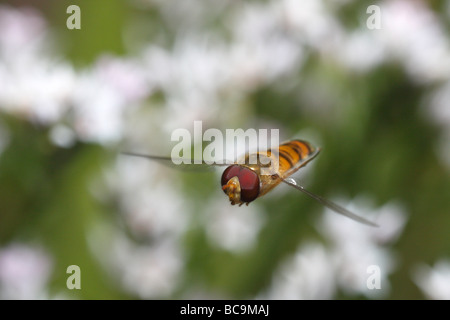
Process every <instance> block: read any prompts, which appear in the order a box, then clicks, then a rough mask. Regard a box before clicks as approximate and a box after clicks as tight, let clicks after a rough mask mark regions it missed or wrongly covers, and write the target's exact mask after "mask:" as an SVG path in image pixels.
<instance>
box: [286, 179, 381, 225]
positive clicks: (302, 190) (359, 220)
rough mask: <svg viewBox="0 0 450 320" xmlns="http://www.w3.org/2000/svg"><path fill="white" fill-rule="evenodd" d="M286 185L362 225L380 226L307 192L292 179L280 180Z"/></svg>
mask: <svg viewBox="0 0 450 320" xmlns="http://www.w3.org/2000/svg"><path fill="white" fill-rule="evenodd" d="M280 179H281V180H282V181H283V182H284V183H286V184H287V185H290V186H291V187H294V188H296V189H298V190H300V191H301V192H303V193H305V194H306V195H308V196H310V197H311V198H313V199H314V200H316V201H318V202H320V203H321V204H323V205H324V206H326V207H327V208H329V209H331V210H333V211H334V212H336V213H339V214H342V215H344V216H346V217H348V218H350V219H353V220H355V221H358V222H360V223H363V224H365V225H368V226H371V227H378V225H377V224H376V223H373V222H372V221H369V220H366V219H365V218H363V217H360V216H358V215H356V214H354V213H353V212H351V211H349V210H347V209H345V208H343V207H341V206H340V205H338V204H336V203H334V202H333V201H330V200H327V199H325V198H322V197H321V196H318V195H316V194H314V193H312V192H311V191H308V190H306V189H305V188H304V187H302V186H301V185H299V184H298V183H297V182H296V181H295V180H294V179H292V178H288V179H283V178H280Z"/></svg>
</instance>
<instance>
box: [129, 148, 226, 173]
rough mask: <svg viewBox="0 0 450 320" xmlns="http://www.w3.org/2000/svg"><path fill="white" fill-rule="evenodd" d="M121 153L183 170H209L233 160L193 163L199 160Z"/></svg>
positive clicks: (223, 165) (224, 165)
mask: <svg viewBox="0 0 450 320" xmlns="http://www.w3.org/2000/svg"><path fill="white" fill-rule="evenodd" d="M121 154H122V155H125V156H132V157H139V158H146V159H149V160H153V161H158V162H160V163H162V164H164V165H166V166H169V167H171V168H175V169H180V170H184V171H211V170H213V169H214V168H215V167H227V166H229V165H230V164H233V162H228V161H223V162H224V163H209V162H206V161H204V160H202V161H201V163H198V164H197V163H195V162H199V161H194V159H182V158H177V159H172V158H171V157H164V156H154V155H148V154H142V153H135V152H128V151H124V152H121ZM173 160H177V162H180V164H175V163H174V162H173Z"/></svg>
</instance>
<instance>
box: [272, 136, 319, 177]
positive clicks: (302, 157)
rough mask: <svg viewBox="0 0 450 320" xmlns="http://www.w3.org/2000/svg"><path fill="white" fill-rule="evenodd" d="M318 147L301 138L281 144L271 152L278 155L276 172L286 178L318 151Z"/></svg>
mask: <svg viewBox="0 0 450 320" xmlns="http://www.w3.org/2000/svg"><path fill="white" fill-rule="evenodd" d="M318 151H319V150H318V149H316V148H314V147H313V146H311V145H310V144H309V143H308V142H306V141H303V140H291V141H288V142H286V143H283V144H281V145H280V146H279V147H278V149H277V150H276V151H274V150H271V152H272V153H274V154H277V155H278V161H279V162H278V163H279V167H278V174H279V175H280V176H281V177H283V178H286V177H288V176H290V175H291V174H293V173H294V172H295V171H297V170H298V169H299V168H301V167H302V166H304V165H305V164H306V163H307V162H309V161H310V160H312V159H313V158H314V157H315V156H316V155H317V153H318Z"/></svg>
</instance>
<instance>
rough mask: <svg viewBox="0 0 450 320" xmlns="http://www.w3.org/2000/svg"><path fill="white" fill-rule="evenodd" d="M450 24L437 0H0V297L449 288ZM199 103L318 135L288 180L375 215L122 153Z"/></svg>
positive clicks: (176, 123)
mask: <svg viewBox="0 0 450 320" xmlns="http://www.w3.org/2000/svg"><path fill="white" fill-rule="evenodd" d="M72 4H76V5H78V6H79V8H80V13H81V15H80V18H81V21H80V22H81V24H80V26H81V29H68V27H67V20H68V19H69V20H70V19H71V18H70V17H71V15H72V14H73V12H71V11H69V13H67V8H68V7H69V6H70V5H72ZM369 5H376V6H377V7H375V9H373V8H372V9H371V10H369V13H368V6H369ZM377 8H378V9H379V10H377ZM373 10H375V11H373ZM374 14H379V16H376V17H375V16H373V15H374ZM374 19H375V20H374ZM376 19H378V22H379V25H378V26H379V28H371V26H372V25H373V23H375V26H377V25H376V23H377V20H376ZM369 27H370V28H369ZM449 32H450V1H438V0H436V1H419V0H414V1H411V0H391V1H389V0H386V1H373V2H371V3H368V2H361V1H353V0H335V1H325V0H303V1H296V0H281V1H262V0H261V1H237V0H208V1H206V0H184V1H175V0H128V1H122V0H120V1H119V0H96V1H87V0H84V1H66V0H40V1H32V0H28V1H27V0H14V1H0V206H1V208H0V298H2V299H210V298H214V299H241V298H246V299H254V298H256V299H450V232H449V230H450V105H449V102H448V101H450V40H449V39H450V37H449ZM195 120H201V121H202V123H203V130H206V129H207V128H218V129H220V130H225V129H238V128H242V129H244V130H246V129H249V128H254V129H279V130H280V131H279V132H280V140H281V141H283V140H288V139H293V138H300V139H305V140H307V141H310V142H311V143H312V144H314V145H316V146H320V147H321V148H322V152H321V154H320V155H319V156H318V158H316V159H315V160H314V161H313V162H312V163H310V164H309V165H308V166H307V167H306V168H304V169H302V170H300V171H299V172H298V173H297V174H296V178H297V180H298V181H300V182H301V183H302V184H303V185H304V186H305V187H307V188H308V189H309V190H311V191H313V192H315V193H317V194H321V195H323V196H325V197H327V198H329V199H331V200H333V201H336V202H338V203H339V204H341V205H343V206H345V207H347V208H348V209H351V210H353V211H354V212H356V213H358V214H360V215H362V216H364V217H366V218H368V219H371V220H373V221H376V222H377V223H378V224H379V225H380V227H379V228H371V227H367V226H365V225H362V224H359V223H357V222H355V221H353V220H350V219H347V218H345V217H342V216H340V215H337V214H335V213H333V212H330V211H329V210H326V209H324V208H323V207H322V206H321V205H320V204H318V203H316V202H314V201H313V200H311V199H309V198H307V197H306V196H304V195H303V194H301V193H300V192H298V191H297V190H295V189H293V188H289V187H288V186H285V185H281V186H279V187H277V188H276V189H275V190H274V191H273V192H271V193H269V194H268V195H266V196H264V197H262V198H260V199H258V200H257V201H255V202H253V203H251V204H250V205H249V206H248V207H246V206H243V207H237V206H231V205H230V204H229V201H228V199H227V197H226V196H225V195H224V193H223V192H222V190H221V188H220V175H221V171H220V170H217V171H211V172H198V171H183V170H175V169H173V168H170V167H167V166H164V165H162V164H161V163H158V162H152V161H148V160H146V159H141V158H133V157H126V156H123V155H120V154H119V152H120V151H122V150H127V151H135V152H142V153H148V154H155V155H164V156H169V155H170V152H171V149H172V147H173V146H174V144H175V143H176V142H173V141H171V134H172V132H173V131H174V130H175V129H178V128H186V129H187V130H189V131H191V132H192V130H193V123H194V121H195ZM203 147H205V145H203ZM70 265H77V266H79V267H80V270H81V277H80V280H81V289H79V290H78V289H73V290H70V289H68V288H67V286H66V281H67V279H68V277H69V276H70V275H71V274H70V273H67V268H68V267H69V266H70ZM374 277H375V278H374ZM374 279H375V280H374Z"/></svg>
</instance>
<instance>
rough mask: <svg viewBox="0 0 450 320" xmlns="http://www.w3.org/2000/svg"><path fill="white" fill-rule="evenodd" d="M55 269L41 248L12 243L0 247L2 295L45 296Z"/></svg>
mask: <svg viewBox="0 0 450 320" xmlns="http://www.w3.org/2000/svg"><path fill="white" fill-rule="evenodd" d="M51 269H52V261H51V259H50V257H49V255H48V254H47V253H46V252H44V251H43V250H42V249H41V248H38V247H35V246H28V245H24V244H17V243H13V244H10V245H9V246H8V247H5V248H1V249H0V298H2V299H46V298H47V295H48V293H47V292H46V286H47V282H48V280H49V277H50V273H51Z"/></svg>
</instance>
